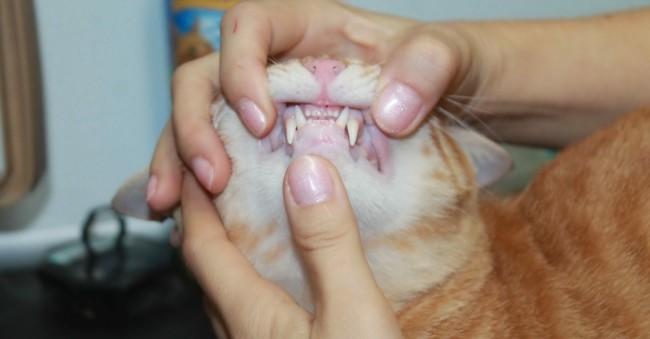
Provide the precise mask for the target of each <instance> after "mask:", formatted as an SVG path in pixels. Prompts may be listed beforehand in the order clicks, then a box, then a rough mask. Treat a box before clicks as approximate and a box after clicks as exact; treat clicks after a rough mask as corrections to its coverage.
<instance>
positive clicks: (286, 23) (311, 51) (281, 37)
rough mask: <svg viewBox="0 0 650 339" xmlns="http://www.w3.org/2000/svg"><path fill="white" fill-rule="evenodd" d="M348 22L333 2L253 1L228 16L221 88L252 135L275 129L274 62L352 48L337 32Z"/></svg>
mask: <svg viewBox="0 0 650 339" xmlns="http://www.w3.org/2000/svg"><path fill="white" fill-rule="evenodd" d="M343 17H344V14H343V11H342V10H341V7H340V6H339V5H338V4H336V3H335V2H328V1H321V2H318V1H258V2H253V1H250V2H241V3H239V4H238V5H236V6H234V7H233V8H231V9H230V10H229V11H228V12H226V15H225V16H224V18H223V21H222V23H221V48H222V55H221V69H222V70H223V72H222V73H221V78H220V80H221V85H222V88H223V91H224V95H225V96H226V98H227V99H228V102H230V103H231V104H232V105H233V106H234V107H235V108H236V109H237V111H238V112H239V114H240V115H241V117H242V120H243V121H244V123H245V124H246V126H247V127H248V128H249V130H250V131H251V132H252V133H253V134H255V135H256V136H258V137H259V136H264V135H266V134H267V133H268V132H269V130H270V129H271V128H272V126H273V125H274V123H275V118H276V112H275V108H274V106H273V104H272V102H271V98H270V96H269V94H268V88H267V75H266V65H267V63H268V59H269V57H275V56H277V55H278V54H279V55H280V57H282V56H286V55H296V56H307V55H318V54H322V53H333V52H334V50H333V48H342V47H341V46H343V45H347V44H346V43H345V42H343V41H341V40H342V38H341V36H340V35H339V34H337V33H338V31H340V29H339V30H338V31H337V30H335V29H333V27H339V26H340V25H341V22H342V21H343ZM324 32H328V34H325V33H324ZM323 46H326V47H323ZM324 48H325V49H324ZM328 48H329V49H328Z"/></svg>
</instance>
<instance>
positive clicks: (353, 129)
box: [347, 119, 359, 146]
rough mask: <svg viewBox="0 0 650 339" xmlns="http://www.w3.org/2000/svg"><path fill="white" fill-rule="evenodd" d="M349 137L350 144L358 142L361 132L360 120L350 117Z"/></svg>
mask: <svg viewBox="0 0 650 339" xmlns="http://www.w3.org/2000/svg"><path fill="white" fill-rule="evenodd" d="M347 127H348V138H349V139H350V146H354V144H356V143H357V135H358V134H359V121H357V120H355V119H350V120H349V121H348V125H347Z"/></svg>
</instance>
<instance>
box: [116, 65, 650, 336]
mask: <svg viewBox="0 0 650 339" xmlns="http://www.w3.org/2000/svg"><path fill="white" fill-rule="evenodd" d="M378 72H379V68H378V67H377V66H368V65H364V64H362V63H359V62H356V61H350V60H338V59H333V58H316V59H314V58H308V59H304V60H290V61H287V62H284V63H279V64H274V65H271V66H269V68H268V75H269V91H270V92H271V95H272V97H273V99H274V100H275V101H276V108H277V111H278V120H277V124H276V126H275V128H274V130H273V132H271V134H270V135H269V136H268V137H267V138H265V139H263V140H261V141H259V140H257V139H255V138H254V137H252V136H251V135H250V134H249V133H248V132H247V131H246V129H245V128H244V127H243V125H242V124H241V122H240V121H239V119H238V116H237V115H236V114H235V113H234V112H233V110H232V109H231V108H230V107H229V106H228V105H227V104H226V103H225V102H224V101H223V100H221V101H219V102H218V103H216V104H215V107H214V112H215V118H214V122H215V128H216V129H217V132H218V133H219V135H220V137H221V139H222V140H223V142H224V144H225V146H226V149H227V151H228V153H229V154H230V156H231V158H232V162H233V174H232V177H231V179H230V181H229V184H228V187H227V188H226V190H225V191H224V192H223V194H221V195H220V196H219V197H218V198H217V199H216V206H217V209H218V210H219V213H220V215H221V217H222V220H223V222H224V225H225V227H226V230H227V232H228V236H229V238H230V240H231V241H232V242H233V243H235V244H236V245H237V246H238V247H239V248H240V249H241V250H242V252H243V253H244V254H245V255H246V256H247V257H248V258H249V260H250V261H251V263H252V264H253V265H254V266H255V267H256V269H257V270H258V271H259V272H260V274H262V275H263V276H264V277H266V278H267V279H269V280H271V281H273V282H275V283H277V284H278V285H279V286H281V287H282V288H284V289H285V290H286V291H287V292H289V293H290V294H291V295H292V296H293V297H294V298H295V299H296V301H297V302H298V303H300V304H301V305H303V306H305V307H306V308H308V309H309V308H310V307H311V296H310V292H309V290H308V286H307V283H306V282H305V278H304V273H303V271H302V267H301V265H300V263H299V260H298V258H297V257H296V254H295V251H294V249H293V247H292V246H293V245H292V242H291V239H290V234H289V228H288V226H287V218H286V215H285V210H284V206H283V199H282V179H283V176H284V172H285V170H286V168H287V165H288V163H289V162H290V161H291V158H292V157H293V156H296V155H299V154H305V153H315V154H320V155H322V156H325V157H327V158H328V159H330V160H331V161H332V162H333V163H334V164H335V165H336V166H337V168H338V170H339V172H340V173H341V177H342V178H343V181H344V183H345V186H346V189H347V191H348V195H349V197H350V200H351V203H352V205H353V208H354V211H355V215H356V217H357V219H358V224H359V230H360V233H361V237H362V241H363V244H364V249H365V253H366V256H367V259H368V262H369V264H370V266H371V268H372V270H373V273H374V275H375V278H376V279H377V282H378V284H379V286H380V287H381V289H382V290H383V292H384V294H385V295H386V297H387V298H388V299H389V301H390V302H391V304H392V306H393V309H394V310H395V312H396V315H397V317H398V320H399V323H400V325H401V328H402V330H403V332H404V334H405V336H406V337H409V338H450V337H458V338H519V337H530V338H542V337H561V338H583V337H594V338H624V337H626V338H646V337H650V269H649V267H650V174H649V173H648V171H649V169H650V133H649V131H650V110H640V111H638V112H636V113H633V114H630V115H629V116H628V117H626V118H624V119H623V120H621V121H620V122H618V123H616V124H615V125H613V126H611V127H609V128H607V129H605V130H603V131H601V132H598V133H596V134H595V135H593V136H591V137H590V138H588V139H587V140H585V141H583V142H581V143H578V144H576V145H574V146H572V147H570V148H569V149H567V150H565V151H564V152H563V154H561V155H560V156H558V157H557V158H556V159H555V160H554V161H553V162H552V163H551V164H549V165H548V166H546V167H545V168H544V169H543V170H542V171H541V172H540V173H539V174H538V175H537V176H536V178H535V179H534V180H533V182H532V183H531V184H530V186H529V187H528V189H527V190H526V191H524V192H523V193H522V194H520V195H519V196H517V197H512V198H509V199H506V200H503V201H496V200H494V199H493V198H491V199H484V198H482V197H481V195H480V193H479V187H480V186H482V185H485V184H487V183H490V182H491V181H493V180H495V179H496V178H498V177H499V176H500V175H501V174H503V173H504V172H505V171H507V170H508V169H509V167H510V161H509V158H508V156H507V154H506V153H504V151H503V150H501V149H500V147H499V146H497V145H496V144H494V143H492V142H491V141H489V140H487V139H486V138H484V137H482V136H480V135H478V134H476V133H474V132H472V131H469V130H466V129H460V128H455V127H452V126H448V124H447V123H446V122H445V121H443V120H441V119H439V118H437V117H432V118H431V119H430V120H429V121H428V122H427V123H426V124H424V125H423V126H422V127H421V128H420V129H419V130H418V131H417V132H416V133H414V134H413V135H411V136H409V137H408V138H403V139H389V138H387V137H386V136H384V135H383V134H382V133H381V132H380V131H379V129H378V128H377V127H376V126H375V125H374V123H373V121H372V119H371V117H370V113H369V107H370V103H371V102H372V99H373V93H374V90H375V86H376V81H377V75H378ZM127 186H128V187H127V188H126V189H124V190H122V191H121V192H120V193H118V196H117V198H116V201H115V203H116V206H118V209H119V210H130V209H131V208H132V207H135V205H138V202H134V200H133V199H131V198H133V197H135V196H136V195H137V196H138V197H139V198H137V199H136V200H139V203H140V205H139V207H143V206H145V205H144V204H143V202H144V199H143V197H144V194H143V193H142V191H143V188H144V185H141V186H139V188H137V189H136V190H133V189H132V187H133V186H132V185H127ZM136 191H137V192H138V194H139V195H138V194H135V193H134V192H136Z"/></svg>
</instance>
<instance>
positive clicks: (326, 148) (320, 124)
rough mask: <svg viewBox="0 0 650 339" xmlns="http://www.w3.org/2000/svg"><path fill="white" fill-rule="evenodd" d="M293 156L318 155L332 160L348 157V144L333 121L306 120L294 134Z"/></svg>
mask: <svg viewBox="0 0 650 339" xmlns="http://www.w3.org/2000/svg"><path fill="white" fill-rule="evenodd" d="M293 146H294V147H293V155H294V157H295V156H300V155H303V154H318V155H322V156H324V157H326V158H329V159H332V158H334V157H338V156H340V155H342V154H344V155H347V156H349V155H350V152H349V150H350V144H349V141H348V137H347V136H346V135H345V131H344V130H343V129H342V128H341V127H339V126H338V125H337V124H336V122H335V121H334V120H308V121H307V123H306V125H305V126H303V127H302V128H300V129H299V130H298V131H297V132H296V136H295V139H294V142H293Z"/></svg>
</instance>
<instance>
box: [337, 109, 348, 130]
mask: <svg viewBox="0 0 650 339" xmlns="http://www.w3.org/2000/svg"><path fill="white" fill-rule="evenodd" d="M349 117H350V109H349V108H347V107H346V108H344V109H343V110H342V111H341V113H340V114H339V117H338V118H336V124H337V125H339V127H341V128H345V126H346V125H347V124H348V118H349Z"/></svg>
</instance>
